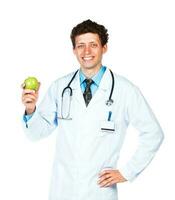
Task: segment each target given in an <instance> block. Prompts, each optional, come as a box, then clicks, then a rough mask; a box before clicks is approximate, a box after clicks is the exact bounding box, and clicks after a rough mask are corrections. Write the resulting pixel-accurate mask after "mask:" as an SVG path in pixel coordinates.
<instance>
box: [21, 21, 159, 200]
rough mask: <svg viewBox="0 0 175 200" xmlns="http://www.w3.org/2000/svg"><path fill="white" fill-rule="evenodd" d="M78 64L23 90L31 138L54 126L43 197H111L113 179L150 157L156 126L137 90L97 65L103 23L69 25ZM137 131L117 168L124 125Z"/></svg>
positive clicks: (103, 46)
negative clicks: (46, 84)
mask: <svg viewBox="0 0 175 200" xmlns="http://www.w3.org/2000/svg"><path fill="white" fill-rule="evenodd" d="M71 40H72V45H73V53H74V54H75V56H76V57H77V60H78V62H79V64H80V69H78V70H77V71H76V72H73V73H70V74H68V75H66V76H64V77H62V78H59V79H57V80H56V81H54V82H53V83H52V85H51V86H50V88H49V90H48V92H47V93H46V96H45V98H44V99H43V101H42V102H41V104H40V105H39V106H38V107H36V102H37V99H38V91H31V90H26V89H24V90H23V94H22V102H23V104H24V105H25V114H24V116H23V125H24V129H25V131H26V134H27V136H28V137H29V138H30V139H32V140H38V139H41V138H43V137H46V136H48V135H50V134H51V133H52V132H53V131H54V130H56V131H57V141H56V156H55V161H54V166H53V175H52V181H51V190H50V197H49V199H50V200H98V199H99V200H117V184H119V183H122V182H125V181H128V180H129V181H132V180H134V179H135V178H136V177H137V176H138V175H139V174H140V173H141V172H142V171H143V170H144V169H145V168H146V167H147V166H148V164H149V163H150V161H151V160H152V159H153V157H154V155H155V153H156V152H157V150H158V149H159V146H160V145H161V143H162V141H163V132H162V129H161V127H160V126H159V123H158V122H157V120H156V118H155V116H154V114H153V113H152V111H151V109H150V107H149V106H148V104H147V102H146V100H145V99H144V97H143V95H142V94H141V92H140V90H139V89H138V88H137V87H136V86H135V85H134V84H132V83H131V82H130V81H128V80H127V79H125V78H123V77H121V76H118V75H116V74H115V73H113V72H112V71H111V70H110V69H108V68H107V67H106V66H104V65H103V64H102V58H103V54H104V53H106V52H107V42H108V33H107V29H106V28H105V27H104V26H103V25H100V24H97V23H96V22H93V21H91V20H86V21H83V22H82V23H80V24H78V25H77V26H75V27H74V28H73V29H72V32H71ZM129 124H131V125H133V126H134V127H135V128H137V129H138V131H139V133H140V134H139V137H138V138H139V144H138V147H137V150H136V152H135V154H134V155H133V157H132V158H131V159H130V160H129V161H128V162H127V164H126V165H125V166H124V167H122V168H120V169H119V168H118V167H117V162H118V159H119V156H120V150H121V147H122V145H123V142H124V139H125V136H126V131H127V127H128V125H129Z"/></svg>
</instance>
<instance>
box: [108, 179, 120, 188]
mask: <svg viewBox="0 0 175 200" xmlns="http://www.w3.org/2000/svg"><path fill="white" fill-rule="evenodd" d="M116 183H118V182H116V180H111V181H110V182H108V183H107V184H106V187H110V186H112V185H114V184H116Z"/></svg>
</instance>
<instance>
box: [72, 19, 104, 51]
mask: <svg viewBox="0 0 175 200" xmlns="http://www.w3.org/2000/svg"><path fill="white" fill-rule="evenodd" d="M107 31H108V30H107V29H106V28H105V27H104V26H103V25H100V24H97V23H96V22H93V21H91V20H90V19H88V20H86V21H83V22H81V23H80V24H77V25H76V26H75V27H74V28H73V29H72V32H71V35H70V37H71V41H72V45H73V48H75V37H76V36H78V35H81V34H85V33H96V34H98V36H99V38H100V41H101V45H102V46H104V45H105V44H106V43H107V42H108V33H107Z"/></svg>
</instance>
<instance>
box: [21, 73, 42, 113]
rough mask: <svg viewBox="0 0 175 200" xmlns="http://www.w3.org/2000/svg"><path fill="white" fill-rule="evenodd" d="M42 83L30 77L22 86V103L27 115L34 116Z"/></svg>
mask: <svg viewBox="0 0 175 200" xmlns="http://www.w3.org/2000/svg"><path fill="white" fill-rule="evenodd" d="M39 87H40V83H39V82H38V80H37V78H35V77H28V78H27V79H25V80H24V83H23V84H22V88H23V93H22V103H23V104H24V106H25V111H26V113H27V114H32V113H33V112H34V111H35V108H36V102H37V100H38V91H39Z"/></svg>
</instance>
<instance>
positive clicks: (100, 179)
mask: <svg viewBox="0 0 175 200" xmlns="http://www.w3.org/2000/svg"><path fill="white" fill-rule="evenodd" d="M110 177H111V175H110V174H105V175H103V176H101V177H99V180H98V183H99V184H100V183H101V182H103V181H104V180H106V179H109V178H110Z"/></svg>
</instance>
